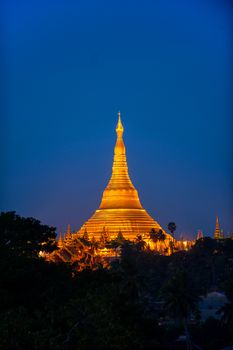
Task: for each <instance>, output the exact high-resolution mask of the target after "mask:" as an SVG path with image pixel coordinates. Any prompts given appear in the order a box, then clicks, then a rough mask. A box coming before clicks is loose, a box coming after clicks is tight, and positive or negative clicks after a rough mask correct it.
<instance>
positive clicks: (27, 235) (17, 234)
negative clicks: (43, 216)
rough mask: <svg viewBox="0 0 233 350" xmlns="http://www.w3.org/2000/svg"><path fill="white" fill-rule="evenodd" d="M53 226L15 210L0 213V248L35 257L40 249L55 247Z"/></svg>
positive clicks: (49, 249)
mask: <svg viewBox="0 0 233 350" xmlns="http://www.w3.org/2000/svg"><path fill="white" fill-rule="evenodd" d="M55 230H56V229H55V227H50V226H47V225H42V224H41V223H40V221H39V220H36V219H34V218H25V217H21V216H19V215H17V214H16V212H14V211H11V212H2V213H1V214H0V249H1V250H3V251H4V250H5V251H8V252H12V254H14V255H24V256H28V257H36V256H38V253H39V251H40V250H43V251H47V252H49V251H52V250H54V249H56V241H55V239H56V232H55Z"/></svg>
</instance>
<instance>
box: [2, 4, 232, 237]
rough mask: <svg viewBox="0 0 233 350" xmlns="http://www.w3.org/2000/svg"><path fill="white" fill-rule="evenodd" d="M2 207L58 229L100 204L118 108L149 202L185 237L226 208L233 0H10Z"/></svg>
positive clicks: (227, 227) (226, 224) (208, 226)
mask: <svg viewBox="0 0 233 350" xmlns="http://www.w3.org/2000/svg"><path fill="white" fill-rule="evenodd" d="M3 14H4V32H3V42H2V47H3V52H4V64H3V68H4V69H3V71H4V76H3V77H4V79H3V88H4V94H3V97H4V105H3V114H2V115H3V118H2V125H1V130H2V134H1V146H2V147H1V148H2V149H3V159H2V162H1V164H2V165H3V166H2V168H3V171H1V175H0V176H1V184H2V188H1V197H0V198H1V203H0V204H1V206H0V210H4V211H5V210H16V211H17V212H18V213H19V214H20V215H23V216H33V217H36V218H38V219H40V220H41V221H42V222H43V223H47V224H50V225H53V226H56V227H57V228H58V230H59V231H60V230H63V231H64V229H65V228H66V225H67V224H68V223H70V224H71V227H72V229H73V230H74V229H78V228H79V227H80V226H81V224H82V223H83V222H84V221H86V220H87V219H88V218H89V217H90V215H91V214H92V213H93V212H94V210H95V209H97V207H98V205H99V203H100V199H101V195H102V192H103V190H104V188H105V186H106V185H107V182H108V179H109V177H110V174H111V166H112V158H113V148H114V144H115V126H116V123H117V111H118V110H120V111H121V114H122V121H123V124H124V127H125V133H124V140H125V144H126V149H127V158H128V165H129V172H130V176H131V179H132V181H133V183H134V185H135V187H136V188H137V190H138V192H139V196H140V199H141V202H142V204H143V206H144V207H145V209H147V210H148V212H149V213H150V214H151V215H152V216H153V217H154V219H156V220H157V221H158V222H159V223H160V224H161V225H162V226H164V227H165V228H166V225H167V223H168V222H169V221H175V222H176V223H177V236H178V237H179V235H180V234H183V235H184V236H185V237H190V238H191V237H194V236H195V235H196V232H197V230H198V229H202V230H203V232H204V234H209V235H212V233H213V231H214V227H215V216H216V214H218V215H219V220H220V225H221V228H223V229H224V232H225V233H228V232H232V231H233V216H232V207H233V202H232V194H233V191H232V180H231V175H232V162H231V157H232V147H231V146H232V141H231V140H232V123H231V112H232V109H231V93H232V86H231V85H232V81H231V78H232V76H231V73H232V70H231V69H232V67H231V62H232V47H231V44H232V37H231V21H232V8H231V6H230V1H229V2H228V1H220V0H219V1H218V0H189V1H186V0H183V1H181V0H163V1H162V0H161V1H154V0H153V1H152V0H151V1H148V0H145V1H136V0H129V1H127V0H124V1H121V0H117V1H114V0H112V1H107V0H106V1H103V0H98V1H97V0H95V1H94V0H77V1H69V0H68V1H67V0H62V1H61V0H60V1H59V0H54V1H52V0H34V1H32V0H27V1H26V0H21V1H17V0H8V1H6V0H5V3H4V5H3Z"/></svg>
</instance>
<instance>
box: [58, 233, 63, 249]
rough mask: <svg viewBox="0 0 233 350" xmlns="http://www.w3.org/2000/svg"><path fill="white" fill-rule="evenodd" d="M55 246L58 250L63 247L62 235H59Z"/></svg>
mask: <svg viewBox="0 0 233 350" xmlns="http://www.w3.org/2000/svg"><path fill="white" fill-rule="evenodd" d="M57 246H58V248H62V247H63V239H62V233H60V235H59V239H58V242H57Z"/></svg>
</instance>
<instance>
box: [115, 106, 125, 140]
mask: <svg viewBox="0 0 233 350" xmlns="http://www.w3.org/2000/svg"><path fill="white" fill-rule="evenodd" d="M117 115H118V123H117V127H116V132H117V136H118V137H121V136H122V134H123V132H124V128H123V125H122V122H121V112H120V111H119V112H118V113H117Z"/></svg>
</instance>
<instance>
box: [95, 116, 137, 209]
mask: <svg viewBox="0 0 233 350" xmlns="http://www.w3.org/2000/svg"><path fill="white" fill-rule="evenodd" d="M123 132H124V127H123V124H122V121H121V115H120V112H118V122H117V127H116V133H117V140H116V145H115V148H114V158H113V166H112V176H111V178H110V180H109V183H108V185H107V187H106V189H105V191H104V193H103V198H102V201H101V204H100V209H112V208H128V209H132V208H134V209H136V208H137V209H141V208H142V206H141V203H140V201H139V197H138V192H137V190H136V189H135V187H134V185H133V183H132V181H131V179H130V177H129V173H128V165H127V159H126V150H125V145H124V141H123Z"/></svg>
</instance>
